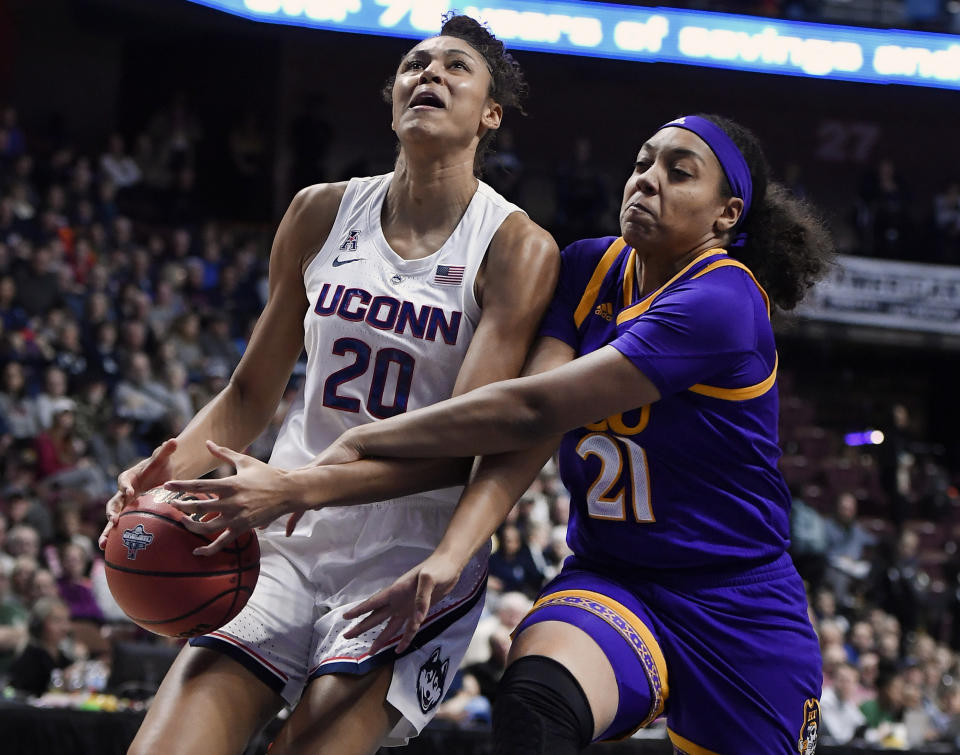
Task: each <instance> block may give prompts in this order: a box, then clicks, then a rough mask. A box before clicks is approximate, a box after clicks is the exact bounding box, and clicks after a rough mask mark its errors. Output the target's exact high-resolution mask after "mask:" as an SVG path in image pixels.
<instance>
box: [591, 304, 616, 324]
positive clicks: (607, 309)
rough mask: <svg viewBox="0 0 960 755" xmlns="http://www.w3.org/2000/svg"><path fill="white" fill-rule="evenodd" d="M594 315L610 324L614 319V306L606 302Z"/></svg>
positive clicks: (594, 311)
mask: <svg viewBox="0 0 960 755" xmlns="http://www.w3.org/2000/svg"><path fill="white" fill-rule="evenodd" d="M593 314H595V315H598V316H599V317H602V318H603V319H604V320H606V321H607V322H610V321H611V320H612V319H613V305H612V304H610V302H604V303H603V304H601V305H600V306H598V307H597V308H596V309H595V310H593Z"/></svg>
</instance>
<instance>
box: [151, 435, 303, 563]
mask: <svg viewBox="0 0 960 755" xmlns="http://www.w3.org/2000/svg"><path fill="white" fill-rule="evenodd" d="M207 450H208V451H210V453H211V454H213V456H215V457H216V458H218V459H221V460H222V461H225V462H227V463H229V464H232V465H233V466H234V467H236V470H237V473H236V474H235V475H231V476H229V477H221V478H220V479H210V480H170V481H169V482H166V483H164V486H163V487H164V488H166V489H167V490H173V491H176V492H182V493H208V494H210V495H214V496H216V500H210V501H170V505H171V506H173V507H174V508H177V509H179V510H180V511H182V512H183V513H184V514H190V515H191V516H190V517H185V518H184V519H183V520H182V522H183V526H184V527H186V528H187V529H188V530H190V531H191V532H195V533H197V534H198V535H203V536H205V537H211V538H214V539H213V541H212V542H211V543H210V544H209V545H204V546H203V547H201V548H197V549H196V550H195V551H194V554H195V555H198V556H211V555H213V554H214V553H217V552H218V551H220V550H222V549H223V548H224V547H226V546H227V545H229V544H230V543H232V542H233V541H234V540H236V539H237V538H238V537H240V535H242V534H243V533H244V532H247V531H249V530H251V529H253V528H254V527H259V528H260V529H263V528H264V527H266V526H267V525H268V524H270V522H272V521H273V520H274V519H277V518H278V517H281V516H283V515H284V514H289V513H290V512H292V511H294V510H295V509H296V504H295V502H294V500H293V498H294V496H293V495H292V491H291V490H290V486H289V485H287V484H286V483H287V476H286V473H285V472H284V471H283V470H282V469H276V468H275V467H271V466H269V465H268V464H264V463H263V462H262V461H259V460H258V459H255V458H253V457H252V456H247V455H246V454H242V453H238V452H237V451H232V450H230V449H229V448H225V447H224V446H219V445H217V444H216V443H214V442H213V441H211V440H208V441H207ZM208 514H219V516H217V517H214V518H206V515H208ZM193 515H196V518H193ZM201 520H203V521H201ZM221 530H222V531H221ZM218 533H219V534H218Z"/></svg>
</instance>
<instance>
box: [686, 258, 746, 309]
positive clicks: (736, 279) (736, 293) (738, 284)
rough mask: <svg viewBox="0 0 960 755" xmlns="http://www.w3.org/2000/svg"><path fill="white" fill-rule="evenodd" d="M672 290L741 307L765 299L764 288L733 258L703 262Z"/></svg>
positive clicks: (719, 303) (688, 295) (720, 303)
mask: <svg viewBox="0 0 960 755" xmlns="http://www.w3.org/2000/svg"><path fill="white" fill-rule="evenodd" d="M672 288H673V289H674V290H673V292H672V293H674V294H683V295H684V296H687V297H690V298H697V299H701V298H702V299H710V300H712V301H715V302H717V303H718V306H727V307H733V308H736V309H743V308H746V307H752V306H753V302H754V301H756V300H762V299H764V293H763V289H761V288H760V284H759V283H757V281H756V279H755V278H754V276H753V273H751V272H750V270H749V268H747V267H746V266H744V265H742V264H741V263H738V262H736V261H735V260H733V259H729V260H721V261H720V264H717V263H716V262H714V263H713V264H708V265H706V266H704V267H703V268H702V269H700V270H699V271H696V272H694V273H693V275H690V276H689V277H687V278H686V279H685V280H683V281H680V282H679V283H678V284H677V285H676V286H674V287H672Z"/></svg>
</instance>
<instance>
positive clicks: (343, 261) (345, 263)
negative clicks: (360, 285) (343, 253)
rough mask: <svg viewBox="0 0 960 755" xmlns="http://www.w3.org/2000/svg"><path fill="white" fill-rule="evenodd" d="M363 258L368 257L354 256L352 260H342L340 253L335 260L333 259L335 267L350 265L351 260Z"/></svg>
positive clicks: (356, 260)
mask: <svg viewBox="0 0 960 755" xmlns="http://www.w3.org/2000/svg"><path fill="white" fill-rule="evenodd" d="M362 259H366V258H365V257H354V258H353V259H352V260H342V259H340V255H339V254H338V255H337V256H336V257H335V258H334V260H333V266H334V267H340V265H348V264H350V263H351V262H359V261H360V260H362Z"/></svg>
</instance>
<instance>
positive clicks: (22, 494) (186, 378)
mask: <svg viewBox="0 0 960 755" xmlns="http://www.w3.org/2000/svg"><path fill="white" fill-rule="evenodd" d="M761 4H762V5H767V6H770V8H771V12H774V10H773V6H779V8H778V9H777V10H776V11H775V12H776V13H781V12H782V13H784V14H789V13H793V11H790V10H789V9H790V8H795V7H797V6H806V5H808V4H807V3H802V2H792V3H790V2H784V3H761ZM702 5H704V6H707V5H710V6H712V5H715V4H714V3H702ZM902 5H903V7H904V8H906V7H913V8H915V7H917V6H918V5H919V4H918V3H911V2H907V3H903V4H902ZM947 5H948V4H940V5H938V7H939V9H940V16H938V18H939V19H941V20H942V19H948V16H949V15H950V14H949V13H948V12H947V11H948V8H947ZM822 10H823V9H822V7H821V9H820V12H822ZM948 20H949V19H948ZM312 118H313V119H312V120H310V121H308V122H303V123H300V124H298V125H297V127H296V129H299V131H302V132H303V133H302V134H301V133H299V131H296V129H295V131H296V132H295V133H294V134H293V135H292V136H291V139H292V141H293V143H294V145H295V147H298V145H299V147H298V148H299V149H300V152H299V154H298V159H297V160H296V161H295V170H296V175H295V176H294V178H293V180H294V182H295V183H297V185H303V184H305V183H309V182H312V181H316V180H321V179H327V180H331V179H339V178H342V176H331V175H326V174H324V172H323V165H324V159H325V155H324V153H323V140H322V139H319V138H318V135H322V134H325V133H328V132H329V129H330V127H329V125H328V124H326V123H324V122H323V119H322V117H320V116H316V115H315V116H312ZM325 129H326V131H324V130H325ZM298 134H299V135H298ZM202 135H203V129H202V125H201V124H200V122H199V119H198V118H197V117H196V116H195V115H193V114H192V112H191V109H190V106H189V103H188V101H187V100H186V98H184V97H177V98H175V100H174V101H173V102H172V103H171V104H170V105H168V106H165V107H163V108H161V109H158V111H157V112H156V114H155V116H154V118H152V119H151V121H150V123H149V124H148V126H147V127H146V128H145V129H144V130H143V132H142V133H139V134H131V135H123V134H119V133H114V134H106V133H105V134H103V139H102V147H101V149H100V151H99V152H89V151H83V150H81V149H79V148H78V147H77V145H75V144H73V143H72V142H71V141H70V139H69V136H68V135H64V134H62V133H61V134H59V135H58V137H57V138H53V137H51V135H50V134H49V133H44V134H42V135H38V136H37V137H36V138H35V137H34V135H33V134H31V133H27V132H26V131H25V129H24V128H23V127H22V125H21V123H20V119H19V115H18V111H17V109H16V107H14V106H11V105H7V106H3V107H0V371H2V373H0V480H2V483H0V688H3V687H4V686H6V693H5V694H8V695H17V696H24V695H26V696H33V697H40V696H43V695H45V694H50V693H51V691H61V692H62V691H82V690H89V691H92V692H104V691H114V692H116V691H118V687H117V685H118V684H119V683H120V682H119V681H118V680H117V679H116V677H115V676H114V678H113V681H111V668H110V664H111V661H112V659H113V658H114V650H115V648H116V647H117V644H118V643H120V642H130V641H134V642H141V643H153V644H155V645H166V646H171V647H175V644H176V643H174V642H172V641H169V642H167V641H164V640H161V639H159V638H156V637H154V636H153V635H149V634H148V633H146V632H144V631H142V630H139V629H138V628H137V627H135V626H134V625H132V624H131V623H130V622H128V621H127V620H126V619H125V617H124V615H123V613H122V611H120V610H119V609H118V607H117V606H116V604H115V603H114V602H113V600H112V598H111V596H110V594H109V590H108V589H107V587H106V582H105V577H104V567H103V562H102V558H101V553H100V551H99V550H98V548H97V547H96V537H97V534H98V533H99V531H100V529H101V527H102V524H103V506H104V502H105V500H106V499H107V497H109V495H111V493H112V492H113V491H114V490H115V484H116V476H117V474H118V473H119V472H120V471H122V470H123V469H125V468H127V467H128V466H130V465H131V464H133V463H134V462H136V461H138V460H139V459H140V458H142V457H143V456H145V455H148V454H149V453H150V452H151V451H152V449H153V448H154V447H155V446H156V445H157V444H158V443H159V442H161V441H162V440H163V439H165V438H167V437H170V436H172V435H176V434H177V433H178V432H179V430H180V429H181V428H182V427H183V426H184V424H185V423H186V422H187V421H188V420H189V419H190V418H191V417H192V416H193V414H194V413H195V412H196V411H197V410H199V409H200V408H201V407H203V406H204V404H205V403H206V402H207V401H209V400H210V398H211V397H212V396H214V395H215V394H216V393H217V392H218V391H219V390H221V389H222V388H223V387H224V385H225V384H226V381H227V380H228V379H229V376H230V374H231V372H232V370H233V368H234V367H235V366H236V364H237V362H238V360H239V358H240V356H241V354H242V353H243V350H244V347H245V344H246V341H247V338H248V336H249V333H250V331H251V328H252V326H253V323H254V322H255V320H256V317H257V315H258V313H259V311H260V310H261V308H262V306H263V304H264V302H265V295H266V285H267V280H266V275H267V259H268V253H269V245H270V240H271V236H272V233H273V228H272V227H271V226H270V224H269V223H267V222H262V221H261V222H256V223H251V222H250V220H251V218H264V217H269V214H270V213H269V210H268V208H267V204H268V202H269V199H268V192H267V191H266V190H265V188H264V187H265V186H266V185H267V184H268V183H269V173H270V170H271V167H270V166H269V164H268V163H269V161H268V160H267V159H266V148H265V142H266V139H265V137H264V134H263V132H262V130H261V129H260V127H259V126H258V124H257V123H256V121H255V119H245V118H240V119H238V120H237V125H236V127H235V128H234V130H233V132H232V133H231V136H230V138H229V144H228V145H227V147H228V151H229V154H230V165H231V168H230V171H231V172H230V173H229V175H225V176H221V178H220V181H221V183H220V185H219V186H218V187H217V192H216V194H217V196H218V198H217V200H216V203H214V202H213V201H212V200H211V195H212V192H210V191H209V190H208V189H207V187H209V186H210V185H211V184H210V181H211V178H210V177H209V176H203V175H202V169H201V168H200V166H202V161H200V160H199V159H198V151H199V148H200V144H201V143H202ZM590 150H591V147H590V142H589V141H588V140H587V139H581V140H580V141H579V142H578V143H577V146H576V149H575V150H574V151H573V154H572V155H571V157H570V159H569V160H568V161H566V162H565V163H563V164H561V165H560V166H559V167H558V169H557V172H556V175H554V176H552V177H551V183H552V185H553V186H554V187H555V195H554V197H553V198H552V207H553V217H552V222H550V219H548V220H547V222H546V223H545V224H546V225H547V227H548V228H550V230H551V231H552V232H553V233H554V234H555V236H556V237H557V240H558V242H560V244H561V246H563V245H564V244H565V243H568V242H569V241H572V240H573V239H576V238H581V237H585V236H595V235H599V234H601V233H603V232H605V229H606V232H609V229H611V228H615V227H616V213H617V208H618V203H619V193H620V188H619V184H620V181H621V179H622V177H621V176H608V175H604V174H602V173H600V172H599V171H598V170H597V169H596V168H595V166H594V164H593V162H592V161H591V157H590ZM390 167H391V166H390V165H375V164H367V165H356V166H351V170H352V171H353V172H356V173H363V172H368V173H373V172H380V171H386V170H389V169H390ZM953 168H954V169H956V166H953ZM784 179H785V180H786V182H787V183H788V184H789V185H790V186H791V188H793V190H794V191H795V192H797V193H800V194H802V193H804V192H805V189H804V186H803V179H802V169H801V168H800V167H798V166H791V168H790V169H789V170H788V171H787V175H785V176H784ZM958 179H960V175H958V174H954V175H952V176H947V177H946V181H945V183H944V185H943V186H939V187H908V186H906V185H904V183H903V181H902V179H901V178H900V177H899V175H898V171H897V167H896V165H895V164H894V163H893V162H892V161H890V160H888V159H885V160H882V161H879V162H878V163H877V164H876V165H875V166H872V167H871V168H870V169H869V170H868V171H867V172H865V174H864V175H863V180H862V184H861V186H862V188H861V191H860V193H859V196H857V197H856V198H854V199H853V201H852V202H851V205H850V207H849V208H848V212H847V213H846V214H845V216H844V217H845V218H846V223H847V227H846V229H845V231H844V229H840V230H841V233H840V234H838V235H840V236H842V237H844V238H849V239H851V242H850V247H849V248H848V249H846V251H849V252H853V253H862V254H867V255H870V256H877V257H887V258H894V259H911V260H925V261H936V262H944V263H960V180H958ZM485 180H487V181H488V182H489V183H491V184H492V185H493V186H494V187H495V188H496V189H497V190H498V191H500V192H501V193H503V194H504V195H506V196H507V197H508V198H510V199H513V200H514V201H517V202H519V203H520V204H521V205H522V204H523V203H524V199H525V192H527V191H528V183H527V182H526V175H525V169H524V164H523V160H522V158H521V157H520V155H518V153H517V152H516V150H515V149H514V148H513V144H512V138H511V135H510V133H509V132H508V131H504V133H503V134H501V136H500V138H499V143H498V145H497V151H496V152H494V153H492V154H491V155H490V156H489V157H488V160H487V164H486V171H485ZM198 186H199V187H201V188H198ZM225 207H226V208H230V211H229V212H224V209H223V208H225ZM214 218H215V219H214ZM918 236H920V237H922V238H924V239H926V240H928V241H929V243H924V244H917V243H914V242H913V241H910V242H908V241H907V240H908V239H916V238H917V237H918ZM302 368H303V363H302V362H301V363H300V364H299V365H298V368H297V369H296V370H295V373H294V376H293V378H292V380H291V382H290V385H289V388H288V391H287V394H286V395H285V397H284V399H283V401H282V402H281V404H280V406H279V407H278V409H277V412H276V416H275V418H274V420H273V422H272V423H271V425H270V427H269V428H268V430H267V431H266V432H265V433H264V434H263V436H262V437H261V438H259V439H258V440H257V441H256V442H254V443H253V444H252V446H251V447H250V448H249V449H246V450H247V452H248V453H250V454H252V455H254V456H257V457H258V458H261V459H266V458H267V457H268V455H269V453H270V450H271V448H272V443H273V440H274V439H275V438H276V434H277V431H278V429H279V426H280V423H281V421H282V419H283V416H284V413H285V409H286V407H287V406H288V405H289V401H290V400H291V399H292V398H293V397H294V396H295V394H296V392H297V390H298V388H299V381H300V378H301V376H302V374H303V372H302ZM795 382H796V384H794V383H795ZM780 391H781V403H782V428H781V435H782V437H781V440H782V447H783V450H784V457H783V471H784V474H785V476H786V479H787V481H788V483H789V485H790V487H791V490H792V492H793V494H794V497H795V502H794V508H793V512H792V526H793V555H794V558H795V561H796V562H797V565H798V568H800V570H801V573H802V574H803V576H804V577H805V579H806V580H807V583H808V585H809V589H810V602H811V615H812V618H813V620H814V622H815V626H816V627H817V630H818V632H819V634H820V637H821V642H822V647H823V655H824V695H823V700H822V708H823V734H824V738H825V741H833V742H839V743H843V742H849V741H865V742H867V743H871V744H875V745H877V746H885V747H903V746H908V745H909V746H912V747H919V746H922V745H924V744H927V743H933V742H941V743H955V744H956V746H958V747H960V656H958V651H960V581H958V575H960V550H958V548H957V542H960V494H958V491H957V489H956V483H957V473H956V470H952V469H950V468H949V464H948V462H947V461H945V459H946V458H948V457H947V456H945V455H944V453H943V449H942V448H941V449H938V448H937V447H936V444H931V443H930V442H928V440H927V439H926V438H925V436H924V427H923V422H922V420H918V419H917V418H916V417H913V416H911V412H910V408H909V406H908V405H906V404H896V403H894V404H891V406H890V415H889V422H888V425H887V427H885V428H884V433H885V442H884V443H883V444H882V445H879V446H871V445H866V446H857V445H848V444H847V443H846V442H845V441H844V438H843V433H842V429H843V428H841V427H840V426H839V424H837V423H833V424H831V423H830V422H825V421H823V416H824V412H823V411H822V409H823V405H822V401H823V396H822V395H821V394H817V393H816V392H815V391H812V390H807V389H805V387H804V385H803V384H802V382H801V381H800V380H796V381H795V380H794V379H793V376H792V375H791V373H790V371H789V370H787V371H785V372H783V373H782V375H781V378H780ZM845 420H846V421H847V422H853V423H854V424H856V422H857V418H856V417H846V418H845ZM864 421H866V420H864ZM229 471H230V470H229V469H221V470H218V472H217V473H218V474H226V473H229ZM568 508H569V498H568V495H567V493H566V491H565V490H564V488H563V486H562V484H561V482H560V480H559V478H558V475H557V473H556V470H555V467H554V466H553V464H552V463H551V464H548V465H547V467H546V468H545V469H544V470H543V472H542V473H541V475H540V477H539V479H538V480H537V482H536V483H535V484H534V485H533V486H532V487H531V488H530V490H529V491H528V492H527V494H526V495H525V496H524V497H523V499H522V500H521V501H520V502H519V503H518V504H517V506H516V507H515V508H514V510H513V512H512V513H511V515H510V517H509V519H508V521H507V522H506V524H504V526H503V527H502V528H501V530H500V532H499V533H498V535H497V537H496V548H495V551H494V553H493V555H492V558H491V564H490V591H489V597H488V601H487V608H486V611H485V614H484V618H483V619H482V620H481V623H480V626H479V628H478V631H477V633H476V636H475V638H474V640H473V643H472V644H471V646H470V649H469V651H468V653H467V656H466V658H465V660H464V664H463V667H462V668H461V670H460V673H459V674H458V676H457V680H456V682H455V685H454V689H453V690H452V691H451V693H450V694H449V695H448V697H447V699H446V700H445V702H444V703H443V704H442V706H441V708H440V714H439V716H440V718H441V719H447V720H449V721H453V722H456V723H459V724H463V725H483V724H484V723H485V722H487V721H489V715H490V704H491V700H492V699H493V698H494V697H495V694H496V681H497V679H498V677H499V675H500V673H501V672H502V671H503V668H504V664H505V661H506V653H507V649H508V647H509V633H510V631H511V630H512V629H513V627H514V626H515V625H516V624H517V622H518V621H519V619H520V618H521V617H522V616H523V615H524V613H525V612H526V611H527V610H528V609H529V607H530V606H531V604H532V599H533V598H534V597H535V596H536V594H537V592H538V590H539V588H540V587H541V586H542V584H543V583H544V581H545V580H547V579H549V578H550V577H551V576H553V575H554V574H555V573H556V572H557V570H558V569H559V567H560V565H561V563H562V561H563V559H564V557H565V556H566V555H567V554H568V550H567V546H566V544H565V538H564V534H565V527H566V522H567V512H568ZM127 681H128V682H129V681H130V680H129V679H128V680H127ZM133 681H140V682H144V683H146V682H154V683H155V682H156V681H157V680H156V679H152V680H151V679H142V680H133ZM135 687H136V685H135ZM144 687H145V689H144ZM131 689H132V688H128V689H127V690H126V691H127V692H129V693H130V694H139V695H140V696H141V697H144V696H148V695H149V691H150V688H149V684H141V685H140V686H139V688H137V689H135V690H134V691H131ZM119 691H121V692H122V690H119Z"/></svg>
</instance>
